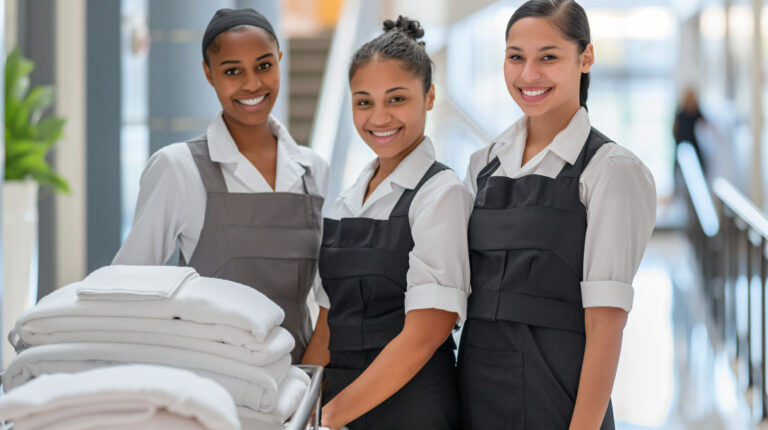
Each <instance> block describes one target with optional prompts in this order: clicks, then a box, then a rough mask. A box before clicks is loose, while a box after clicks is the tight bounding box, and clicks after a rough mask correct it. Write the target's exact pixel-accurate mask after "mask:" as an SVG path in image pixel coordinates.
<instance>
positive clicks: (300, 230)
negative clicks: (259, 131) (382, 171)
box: [179, 136, 323, 363]
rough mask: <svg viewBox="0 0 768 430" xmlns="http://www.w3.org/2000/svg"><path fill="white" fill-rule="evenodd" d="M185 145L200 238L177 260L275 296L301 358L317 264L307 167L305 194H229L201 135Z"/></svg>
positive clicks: (312, 187)
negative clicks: (199, 197)
mask: <svg viewBox="0 0 768 430" xmlns="http://www.w3.org/2000/svg"><path fill="white" fill-rule="evenodd" d="M187 145H188V146H189V150H190V151H191V152H192V158H193V159H194V161H195V165H196V166H197V170H198V171H199V172H200V177H201V178H202V180H203V185H205V190H206V195H207V198H206V204H205V221H204V223H203V229H202V230H201V231H200V239H199V240H198V241H197V246H195V250H194V252H193V253H192V257H191V258H190V259H189V262H187V261H186V260H185V259H184V256H183V255H180V257H179V265H180V266H191V267H194V268H195V270H197V272H198V273H199V274H200V276H208V277H213V278H219V279H226V280H228V281H233V282H239V283H241V284H244V285H248V286H251V287H253V288H255V289H257V290H258V291H260V292H261V293H263V294H264V295H266V296H267V297H269V298H270V299H271V300H272V301H274V302H275V303H277V304H278V305H279V306H280V307H281V308H282V309H283V311H285V319H284V320H283V323H282V326H283V327H284V328H285V329H287V330H288V331H289V332H291V334H292V335H293V338H294V340H295V341H296V346H295V347H294V348H293V351H291V359H292V361H293V362H294V363H298V362H300V361H301V357H302V356H303V355H304V349H305V348H306V347H307V344H308V343H309V338H310V337H311V336H312V322H311V320H310V318H309V309H308V308H307V296H308V295H309V292H310V291H311V289H312V283H313V282H314V280H315V273H316V270H317V260H318V254H319V250H320V225H321V224H320V221H321V219H322V207H323V198H322V197H320V192H319V190H318V188H317V185H316V184H315V181H314V179H312V175H311V172H310V171H309V168H308V167H304V169H305V173H304V175H303V176H302V177H301V179H302V181H303V183H304V192H305V194H299V193H286V192H268V193H230V192H228V191H227V184H226V183H225V182H224V176H223V175H222V173H221V166H220V165H219V163H216V162H214V161H212V160H211V157H210V154H209V152H208V140H207V138H206V136H201V137H198V138H196V139H193V140H191V141H189V142H187ZM253 311H254V312H259V309H254V310H253Z"/></svg>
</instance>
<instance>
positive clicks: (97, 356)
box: [2, 343, 291, 412]
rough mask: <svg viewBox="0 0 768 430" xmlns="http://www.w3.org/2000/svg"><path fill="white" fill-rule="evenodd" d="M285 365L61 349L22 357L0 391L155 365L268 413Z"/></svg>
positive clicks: (126, 349) (95, 347)
mask: <svg viewBox="0 0 768 430" xmlns="http://www.w3.org/2000/svg"><path fill="white" fill-rule="evenodd" d="M290 363H291V359H290V356H289V355H286V356H284V357H283V358H282V359H280V360H278V361H277V362H275V363H273V364H270V365H267V366H248V365H245V364H242V363H238V362H236V361H233V360H229V359H225V358H221V357H216V356H214V355H210V354H205V353H201V352H195V351H183V350H178V349H174V348H168V347H162V346H156V345H138V344H119V343H62V344H52V345H41V346H36V347H33V348H30V349H27V350H26V351H24V352H22V353H21V354H19V355H18V356H16V358H15V359H14V360H13V361H12V362H11V364H10V365H9V366H8V369H6V371H5V373H4V374H3V377H2V382H3V387H4V389H5V390H12V389H14V388H15V387H17V386H19V385H21V384H24V383H25V382H27V381H28V380H30V379H32V378H35V377H37V376H40V375H43V374H49V373H72V372H79V371H83V370H88V369H91V368H95V367H103V366H108V365H111V364H159V365H165V366H172V367H179V368H183V369H188V370H191V371H193V372H195V373H197V374H199V375H201V376H204V377H211V378H212V379H214V380H215V381H216V382H218V383H220V384H221V385H222V386H223V387H224V388H226V389H228V391H230V394H231V395H232V397H234V398H235V403H236V404H238V405H244V406H247V407H249V408H251V409H253V410H256V411H260V412H271V411H273V410H274V409H275V407H276V405H277V398H278V384H279V382H282V381H283V379H285V377H286V376H287V375H288V372H289V370H290V368H291V365H290ZM233 381H235V382H233Z"/></svg>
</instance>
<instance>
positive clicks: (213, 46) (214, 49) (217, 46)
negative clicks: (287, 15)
mask: <svg viewBox="0 0 768 430" xmlns="http://www.w3.org/2000/svg"><path fill="white" fill-rule="evenodd" d="M248 28H261V29H262V30H264V32H265V33H267V36H269V38H270V39H271V40H272V41H273V42H275V45H276V46H277V48H278V49H280V44H279V42H278V41H277V38H276V37H275V35H274V34H273V33H270V32H269V31H267V30H265V29H264V28H262V27H257V26H255V25H249V24H243V25H238V26H235V27H232V28H228V29H226V30H224V31H222V32H221V33H219V34H217V35H216V37H214V38H213V40H211V42H210V43H209V44H208V46H206V47H205V49H203V61H205V64H207V65H208V67H210V66H211V62H210V59H209V58H208V53H209V52H210V53H212V54H218V53H219V51H220V50H221V40H220V39H219V36H221V35H222V34H224V33H229V32H231V31H232V32H237V31H244V30H246V29H248Z"/></svg>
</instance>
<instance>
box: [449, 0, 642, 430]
mask: <svg viewBox="0 0 768 430" xmlns="http://www.w3.org/2000/svg"><path fill="white" fill-rule="evenodd" d="M505 40H506V42H507V43H506V46H507V47H506V50H505V56H506V59H505V61H504V79H505V81H506V84H507V90H508V91H509V93H510V95H511V96H512V99H513V100H514V101H515V102H516V103H517V104H518V106H520V109H521V110H522V111H523V113H524V116H523V117H522V118H520V119H519V120H518V121H517V122H515V123H514V124H512V125H511V126H510V127H509V128H508V129H507V130H506V131H505V132H504V133H502V134H501V135H500V136H499V137H498V138H496V139H495V140H494V141H493V142H492V143H491V144H490V145H489V146H487V147H485V148H483V149H481V150H479V151H477V152H475V153H474V154H473V155H472V156H471V158H470V163H469V169H468V172H467V177H466V179H465V182H466V184H467V186H468V187H469V189H470V191H471V192H472V193H474V194H475V196H476V197H475V204H474V208H473V211H472V215H471V216H470V221H469V228H468V237H469V255H470V262H471V285H472V294H471V295H470V297H469V304H468V308H467V322H466V324H465V326H464V330H463V333H462V339H461V344H460V347H459V384H460V393H461V397H462V400H461V403H462V417H463V421H464V428H465V429H483V430H495V429H498V430H509V429H520V430H522V429H568V428H570V429H590V430H592V429H597V428H600V429H602V430H609V429H613V428H614V421H613V412H612V410H611V405H610V395H611V389H612V387H613V380H614V377H615V374H616V367H617V364H618V361H619V351H620V350H621V341H622V330H623V328H624V324H625V322H626V320H627V315H628V312H629V311H630V309H631V307H632V299H633V293H634V291H633V288H632V278H633V277H634V275H635V273H636V272H637V268H638V266H639V264H640V259H641V258H642V256H643V252H644V250H645V247H646V244H647V243H648V240H649V239H650V235H651V231H652V230H653V225H654V222H655V215H656V194H655V186H654V182H653V177H652V176H651V174H650V172H649V171H648V168H646V166H645V165H643V163H642V162H641V161H640V160H639V159H638V158H637V157H636V156H635V155H634V154H632V153H631V152H630V151H628V150H627V149H625V148H623V147H621V146H619V145H617V144H616V143H614V142H613V141H612V140H611V139H609V138H608V137H606V136H605V135H603V134H602V133H600V132H599V131H597V130H596V129H594V128H592V125H591V123H590V118H589V115H588V114H587V109H586V108H587V95H588V90H589V81H590V75H589V72H590V69H591V67H592V65H593V63H594V61H595V57H594V48H593V46H592V43H591V41H590V29H589V22H588V20H587V15H586V13H585V11H584V9H583V8H582V7H581V6H580V5H579V4H577V3H576V2H575V1H572V0H531V1H528V2H526V3H524V4H523V5H522V6H520V8H519V9H517V11H515V13H514V14H513V15H512V18H511V19H510V20H509V24H508V25H507V30H506V34H505Z"/></svg>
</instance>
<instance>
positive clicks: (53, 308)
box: [3, 266, 309, 422]
mask: <svg viewBox="0 0 768 430" xmlns="http://www.w3.org/2000/svg"><path fill="white" fill-rule="evenodd" d="M283 318H284V313H283V310H282V309H281V308H280V307H279V306H278V305H277V304H275V303H274V302H273V301H271V300H269V299H268V298H267V297H266V296H264V295H263V294H261V293H259V292H258V291H256V290H255V289H253V288H250V287H248V286H245V285H241V284H238V283H235V282H230V281H226V280H221V279H214V278H205V277H200V276H198V275H197V273H195V271H194V270H193V269H191V268H188V267H169V266H107V267H104V268H101V269H99V270H97V271H95V272H94V273H92V274H91V275H89V276H88V277H87V278H86V279H85V280H83V281H82V282H78V283H74V284H71V285H68V286H66V287H63V288H61V289H59V290H56V291H54V292H53V293H51V294H49V295H48V296H46V297H45V298H44V299H43V300H41V301H40V303H38V304H37V306H35V307H33V308H32V309H30V310H28V311H27V312H25V313H24V314H23V315H22V316H21V318H19V320H18V321H17V322H16V326H15V328H14V330H13V331H12V332H11V334H10V335H9V340H10V341H11V343H12V344H13V345H14V347H15V348H16V350H17V352H19V355H18V356H17V357H16V359H15V360H14V361H13V362H12V363H11V365H10V366H9V367H8V369H7V370H6V371H5V373H4V375H3V385H4V388H5V390H6V391H7V390H10V389H13V388H14V387H17V386H19V385H21V384H23V383H25V382H26V381H28V380H29V379H31V378H35V377H37V376H40V375H44V374H50V373H59V372H79V371H83V370H89V369H94V368H97V367H103V366H109V365H119V364H131V363H144V364H158V365H166V366H174V367H179V368H184V369H188V370H191V371H193V372H196V373H198V374H199V375H202V376H205V377H209V378H211V379H213V380H215V381H216V382H218V383H219V384H221V385H222V386H223V387H225V388H226V389H227V390H228V391H229V392H230V394H231V395H232V397H233V398H234V400H235V404H236V405H237V406H238V410H239V411H241V415H248V416H249V417H250V418H252V417H253V416H257V417H259V418H261V419H263V420H264V421H268V422H275V421H281V422H284V421H285V420H286V419H287V418H288V417H290V415H291V414H292V413H293V412H294V411H295V409H296V407H297V406H298V403H299V401H300V400H301V395H302V394H303V393H304V392H305V391H306V388H307V386H308V384H309V377H308V376H307V375H306V374H304V373H303V372H301V371H298V372H295V371H291V369H292V368H291V365H290V364H291V363H290V360H291V359H290V351H291V350H292V349H293V346H294V340H293V337H292V336H291V335H290V333H289V332H288V331H287V330H285V329H283V328H282V327H280V323H282V321H283ZM289 375H292V376H290V377H289ZM288 381H293V382H290V383H289V382H288ZM297 381H298V382H297ZM297 398H298V400H295V399H297ZM289 400H290V401H289ZM281 406H282V408H281Z"/></svg>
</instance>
